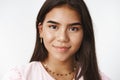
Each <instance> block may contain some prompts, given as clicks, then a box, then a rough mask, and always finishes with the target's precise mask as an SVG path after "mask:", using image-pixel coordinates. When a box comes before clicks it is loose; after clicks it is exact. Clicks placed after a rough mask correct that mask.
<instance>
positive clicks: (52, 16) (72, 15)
mask: <svg viewBox="0 0 120 80" xmlns="http://www.w3.org/2000/svg"><path fill="white" fill-rule="evenodd" d="M47 20H53V21H57V22H63V23H64V22H73V21H77V22H80V21H81V17H80V14H79V13H78V12H77V11H76V10H74V9H73V8H71V7H69V6H68V5H62V6H58V7H55V8H53V9H52V10H50V11H49V12H48V13H47V15H46V17H45V20H44V21H47Z"/></svg>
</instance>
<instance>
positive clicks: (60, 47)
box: [53, 45, 70, 52]
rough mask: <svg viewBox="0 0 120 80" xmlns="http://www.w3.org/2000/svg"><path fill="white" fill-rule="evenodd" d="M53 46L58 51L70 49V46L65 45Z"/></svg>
mask: <svg viewBox="0 0 120 80" xmlns="http://www.w3.org/2000/svg"><path fill="white" fill-rule="evenodd" d="M53 47H54V48H55V49H56V50H57V51H58V52H66V51H68V50H69V49H70V47H67V46H54V45H53Z"/></svg>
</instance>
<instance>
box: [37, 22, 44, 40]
mask: <svg viewBox="0 0 120 80" xmlns="http://www.w3.org/2000/svg"><path fill="white" fill-rule="evenodd" d="M38 30H39V34H40V38H42V37H43V25H42V24H41V23H39V24H38Z"/></svg>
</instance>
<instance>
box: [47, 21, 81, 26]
mask: <svg viewBox="0 0 120 80" xmlns="http://www.w3.org/2000/svg"><path fill="white" fill-rule="evenodd" d="M47 23H52V24H58V25H59V24H60V23H58V22H56V21H52V20H49V21H47ZM74 25H82V24H81V23H80V22H75V23H70V24H68V26H74Z"/></svg>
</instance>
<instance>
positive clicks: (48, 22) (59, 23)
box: [47, 20, 60, 24]
mask: <svg viewBox="0 0 120 80" xmlns="http://www.w3.org/2000/svg"><path fill="white" fill-rule="evenodd" d="M47 23H53V24H60V23H58V22H55V21H51V20H50V21H47Z"/></svg>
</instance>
